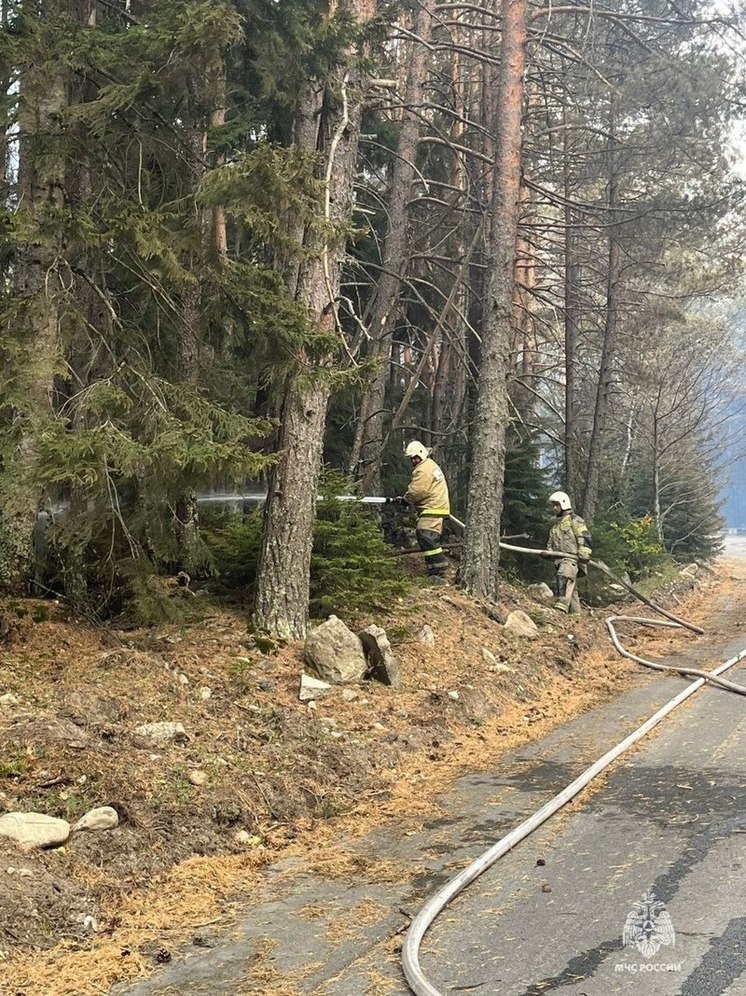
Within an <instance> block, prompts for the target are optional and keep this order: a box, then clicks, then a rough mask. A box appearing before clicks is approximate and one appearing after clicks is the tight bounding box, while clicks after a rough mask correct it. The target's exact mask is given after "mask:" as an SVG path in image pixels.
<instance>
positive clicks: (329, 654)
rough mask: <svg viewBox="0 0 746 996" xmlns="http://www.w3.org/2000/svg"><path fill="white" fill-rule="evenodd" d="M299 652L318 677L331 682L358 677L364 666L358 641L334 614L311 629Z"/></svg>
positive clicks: (335, 682) (365, 665) (347, 680)
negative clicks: (301, 652)
mask: <svg viewBox="0 0 746 996" xmlns="http://www.w3.org/2000/svg"><path fill="white" fill-rule="evenodd" d="M303 656H304V659H305V661H306V663H307V664H308V665H310V667H311V668H312V669H313V670H314V671H315V672H316V674H317V675H318V677H319V678H321V680H322V681H328V682H331V684H333V685H348V684H351V683H353V682H356V681H360V680H361V679H362V677H363V675H364V674H365V672H366V671H367V670H368V662H367V661H366V659H365V654H364V653H363V645H362V643H361V642H360V640H359V638H358V637H357V636H355V634H354V633H353V632H352V630H351V629H348V628H347V626H345V624H344V623H343V622H342V620H341V619H338V618H337V617H336V616H329V618H328V619H327V620H326V622H324V623H322V624H321V625H320V626H317V627H316V628H315V629H312V630H311V632H310V633H309V634H308V636H307V637H306V644H305V647H304V649H303Z"/></svg>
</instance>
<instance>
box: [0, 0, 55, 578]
mask: <svg viewBox="0 0 746 996" xmlns="http://www.w3.org/2000/svg"><path fill="white" fill-rule="evenodd" d="M24 12H25V16H26V17H28V18H29V20H30V21H34V20H37V19H38V20H40V21H41V22H42V23H41V25H40V26H39V29H38V30H37V33H36V35H35V39H36V42H35V48H36V51H35V52H34V53H32V57H31V58H30V59H29V60H28V63H27V65H26V66H25V68H24V70H23V73H22V75H21V80H20V93H19V111H18V132H19V142H20V145H19V181H18V186H19V204H20V206H19V208H18V215H19V216H22V217H23V220H24V223H25V230H26V231H28V232H31V233H34V232H38V236H36V235H34V234H31V235H30V236H28V241H27V242H26V244H25V245H24V246H23V247H22V249H21V251H20V252H19V253H18V255H17V257H16V260H15V264H14V274H13V279H14V284H15V295H16V297H17V298H18V299H19V300H20V301H21V302H22V311H21V312H20V315H19V320H18V322H17V324H16V327H15V329H14V339H15V340H16V346H17V348H18V349H19V350H20V352H21V356H19V357H17V358H16V363H17V364H18V368H17V371H16V377H15V379H14V407H15V423H16V427H15V428H14V429H11V430H10V433H14V436H12V437H11V439H10V444H11V446H13V448H14V453H13V455H12V457H11V458H10V459H7V460H6V463H5V466H4V468H3V473H2V478H1V479H0V585H2V587H4V588H6V589H7V590H10V591H13V592H20V591H23V590H24V588H25V585H26V584H27V582H28V580H29V579H30V577H31V574H32V567H33V532H34V528H35V526H36V519H37V516H38V512H39V505H40V501H41V497H42V487H41V484H40V483H39V481H38V477H37V474H36V470H37V461H38V450H37V432H38V430H39V429H40V427H41V426H42V425H43V424H44V422H45V421H47V420H48V419H49V418H51V417H52V415H53V394H54V377H55V373H56V372H57V370H58V367H59V350H60V346H59V299H60V296H61V294H62V285H61V281H60V276H59V272H58V260H59V246H58V232H57V231H55V226H56V222H57V217H58V215H59V213H61V212H62V210H63V208H64V184H65V158H64V154H63V150H62V148H61V140H62V127H63V119H64V115H65V111H66V108H67V86H66V84H67V73H66V71H65V69H64V66H63V64H62V62H61V60H59V59H57V58H56V53H55V52H54V51H53V50H52V51H50V48H49V44H48V43H49V38H48V35H47V32H46V31H45V30H44V27H45V25H44V22H45V21H46V20H48V19H51V18H53V17H56V16H59V15H65V14H66V13H67V10H66V5H65V4H62V3H61V0H47V2H45V3H44V4H43V5H42V6H41V8H39V7H38V6H37V4H36V3H31V2H27V3H26V4H24Z"/></svg>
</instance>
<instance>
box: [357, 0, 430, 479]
mask: <svg viewBox="0 0 746 996" xmlns="http://www.w3.org/2000/svg"><path fill="white" fill-rule="evenodd" d="M433 6H434V4H433V0H425V2H423V3H422V5H421V6H420V7H419V10H418V13H417V17H416V19H415V25H414V32H415V34H416V35H417V36H418V38H419V39H420V41H415V42H414V43H413V49H412V57H411V60H410V62H409V70H408V73H407V84H406V90H405V94H404V109H403V115H402V121H401V126H400V129H399V142H398V145H397V154H396V157H395V158H394V164H393V167H392V171H391V186H390V188H389V196H388V226H387V230H386V241H385V244H384V253H383V260H382V264H383V270H382V272H381V275H380V277H379V279H378V284H377V286H376V290H375V297H374V300H373V305H372V307H371V309H370V322H369V327H370V335H371V337H372V342H371V346H370V351H369V356H370V358H371V359H374V360H375V361H376V363H377V368H376V374H375V376H374V377H373V378H372V379H371V381H370V385H369V387H368V388H367V389H366V390H365V391H364V393H363V398H362V402H361V405H360V415H359V419H358V429H357V432H356V434H355V443H354V445H353V452H352V456H351V460H350V467H351V471H352V475H353V476H358V477H360V480H361V484H362V489H363V491H366V492H369V493H377V492H378V491H379V490H380V485H381V460H382V449H383V441H384V416H385V411H384V406H385V401H386V385H387V383H388V378H389V365H390V362H391V336H392V333H393V327H394V321H395V318H396V314H397V301H398V297H399V291H400V289H401V284H402V279H403V277H404V274H405V271H406V267H407V262H408V259H409V226H408V215H409V211H408V208H407V205H408V203H409V200H410V197H411V195H412V183H413V181H414V178H415V175H416V170H415V161H416V159H417V145H418V140H419V136H420V113H421V111H420V107H421V104H422V93H423V85H424V82H425V72H426V67H427V51H428V50H427V44H428V42H429V40H430V35H431V33H432V17H433V13H432V12H433Z"/></svg>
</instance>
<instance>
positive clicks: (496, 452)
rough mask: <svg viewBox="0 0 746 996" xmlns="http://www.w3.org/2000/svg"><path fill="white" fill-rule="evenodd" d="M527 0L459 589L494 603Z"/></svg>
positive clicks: (501, 103)
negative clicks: (462, 587)
mask: <svg viewBox="0 0 746 996" xmlns="http://www.w3.org/2000/svg"><path fill="white" fill-rule="evenodd" d="M527 13H528V0H502V44H501V51H500V75H499V81H498V90H497V113H496V116H495V149H496V154H495V187H494V195H493V199H492V211H491V215H492V218H491V225H490V253H489V270H490V282H489V291H488V295H487V302H486V311H485V318H484V330H483V335H482V355H481V364H480V370H479V384H478V390H477V401H476V410H475V418H474V435H473V449H472V469H471V479H470V481H469V505H468V509H467V514H466V539H465V544H464V556H463V560H462V562H461V578H460V579H461V583H462V584H463V586H464V587H465V588H466V590H467V591H469V592H471V593H473V594H474V595H477V596H479V597H482V598H487V599H493V598H494V597H495V594H496V592H497V579H498V567H499V563H500V547H499V539H500V516H501V513H502V495H503V474H504V470H505V429H506V427H507V424H508V417H509V416H508V390H507V374H508V362H509V350H510V340H511V329H512V320H513V291H514V284H515V252H516V236H517V232H518V210H519V199H520V193H521V151H522V137H521V116H522V108H523V74H524V68H525V61H526V39H527V23H526V21H527Z"/></svg>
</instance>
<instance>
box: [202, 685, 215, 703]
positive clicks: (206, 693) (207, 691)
mask: <svg viewBox="0 0 746 996" xmlns="http://www.w3.org/2000/svg"><path fill="white" fill-rule="evenodd" d="M199 697H200V698H201V699H202V701H203V702H207V700H208V699H211V698H212V689H211V688H208V686H207V685H203V686H202V688H200V690H199Z"/></svg>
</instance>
